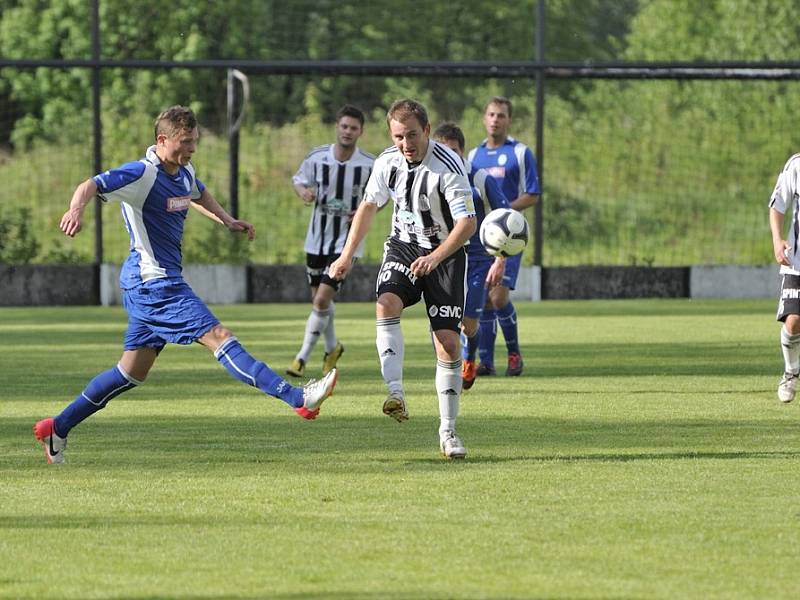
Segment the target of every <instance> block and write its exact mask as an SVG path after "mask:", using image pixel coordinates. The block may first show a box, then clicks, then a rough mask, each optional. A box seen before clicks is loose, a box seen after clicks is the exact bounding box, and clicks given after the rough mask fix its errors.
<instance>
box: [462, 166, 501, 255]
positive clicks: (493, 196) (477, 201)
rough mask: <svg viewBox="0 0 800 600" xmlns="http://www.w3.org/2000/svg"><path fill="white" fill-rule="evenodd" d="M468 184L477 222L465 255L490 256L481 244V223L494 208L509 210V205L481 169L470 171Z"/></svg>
mask: <svg viewBox="0 0 800 600" xmlns="http://www.w3.org/2000/svg"><path fill="white" fill-rule="evenodd" d="M468 170H469V166H468ZM469 183H470V185H471V186H472V199H473V204H474V205H475V217H476V219H477V220H478V227H477V229H476V230H475V233H474V234H473V236H472V237H471V238H470V239H469V246H467V253H468V254H469V255H470V256H490V255H489V253H488V252H486V248H484V247H483V244H482V243H481V236H480V230H481V223H483V219H484V217H486V215H487V214H488V213H489V212H491V211H493V210H494V209H496V208H510V207H511V203H510V202H509V201H508V198H507V197H506V195H505V194H504V193H503V190H502V189H500V186H499V185H498V184H497V182H496V181H495V180H494V178H493V177H491V176H490V175H489V174H488V173H487V172H486V171H485V170H483V169H479V170H477V171H471V172H470V174H469Z"/></svg>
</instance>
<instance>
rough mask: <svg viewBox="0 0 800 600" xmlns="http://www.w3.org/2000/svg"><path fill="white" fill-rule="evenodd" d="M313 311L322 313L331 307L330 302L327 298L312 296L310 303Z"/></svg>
mask: <svg viewBox="0 0 800 600" xmlns="http://www.w3.org/2000/svg"><path fill="white" fill-rule="evenodd" d="M311 306H312V307H313V308H314V310H316V311H318V312H324V311H326V310H328V309H329V308H330V307H331V301H330V299H328V298H321V297H320V296H319V294H317V295H316V296H314V301H313V302H312V303H311Z"/></svg>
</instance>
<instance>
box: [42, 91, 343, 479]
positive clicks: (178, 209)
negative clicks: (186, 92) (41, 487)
mask: <svg viewBox="0 0 800 600" xmlns="http://www.w3.org/2000/svg"><path fill="white" fill-rule="evenodd" d="M198 139H199V133H198V128H197V120H196V118H195V115H194V113H193V112H192V111H191V110H190V109H188V108H185V107H183V106H173V107H171V108H169V109H167V110H166V111H164V112H163V113H161V114H160V115H159V116H158V118H157V119H156V122H155V142H156V143H155V145H154V146H151V147H150V148H148V149H147V152H146V155H145V158H143V159H141V160H139V161H136V162H130V163H126V164H124V165H122V166H121V167H119V168H117V169H112V170H110V171H106V172H105V173H101V174H100V175H96V176H94V177H92V178H90V179H87V180H86V181H84V182H83V183H81V184H80V185H79V186H78V187H77V188H76V190H75V192H74V193H73V196H72V200H71V202H70V206H69V210H67V212H66V213H64V216H63V217H62V218H61V224H60V227H61V230H62V231H63V232H64V233H65V234H66V235H67V236H69V237H74V236H75V235H76V234H77V233H78V232H79V231H80V230H81V228H82V226H83V212H84V210H85V209H86V206H87V205H88V204H89V202H91V200H92V199H93V198H94V197H95V196H96V195H99V196H100V198H101V199H103V200H104V201H107V202H110V201H116V202H119V203H120V204H121V207H122V216H123V219H124V221H125V226H126V228H127V229H128V232H129V234H130V239H131V242H130V248H131V250H130V254H129V255H128V258H127V260H126V261H125V264H124V265H123V267H122V270H121V273H120V287H121V288H122V292H123V297H122V301H123V305H124V307H125V310H126V311H127V313H128V328H127V331H126V332H125V340H124V351H123V353H122V357H121V358H120V360H119V362H118V363H117V364H116V366H114V367H112V368H111V369H109V370H107V371H104V372H102V373H100V374H99V375H97V376H95V377H94V379H92V380H91V381H90V382H89V383H88V385H87V386H86V388H84V390H83V391H82V392H81V393H80V394H78V396H77V397H76V398H75V400H74V401H73V402H72V403H71V404H69V405H68V406H67V407H66V408H65V409H64V410H63V411H62V412H61V413H60V414H59V415H58V416H56V417H53V418H48V419H43V420H41V421H39V422H38V423H36V425H34V427H33V432H34V435H35V437H36V438H37V439H38V440H39V441H40V442H41V443H42V445H43V446H44V450H45V455H46V458H47V462H48V463H63V462H64V451H65V448H66V445H67V435H68V434H69V432H70V430H72V428H73V427H75V426H76V425H78V424H79V423H81V422H82V421H83V420H84V419H86V418H87V417H89V416H91V415H92V414H93V413H95V412H97V411H98V410H100V409H102V408H105V406H106V405H107V404H108V402H109V401H110V400H112V399H113V398H115V397H117V396H119V395H120V394H122V393H123V392H126V391H128V390H130V389H132V388H134V387H136V386H137V385H140V384H142V383H143V382H144V380H145V379H146V378H147V374H148V373H149V371H150V368H151V367H152V366H153V363H155V360H156V358H157V357H158V354H159V353H160V352H161V350H162V349H163V348H164V346H165V345H166V344H167V343H173V344H191V343H192V342H198V343H200V344H202V345H203V346H205V347H206V348H208V349H209V350H210V351H211V352H213V354H214V357H215V358H216V359H217V360H218V361H219V362H220V364H222V366H224V367H225V368H226V369H227V370H228V372H229V373H230V374H231V375H232V376H233V377H235V378H236V379H238V380H239V381H242V382H244V383H246V384H248V385H251V386H253V387H256V388H258V389H259V390H261V391H262V392H264V393H266V394H269V395H271V396H275V397H277V398H280V399H281V400H283V401H284V402H286V403H287V404H288V405H289V406H291V407H292V408H293V409H294V410H295V412H297V414H299V415H300V416H301V417H303V418H305V419H314V418H316V416H317V414H319V409H320V406H321V405H322V403H323V401H324V400H325V399H326V398H327V397H328V396H330V395H331V393H332V392H333V388H334V386H335V385H336V377H337V372H336V369H333V370H331V371H330V372H329V373H328V374H327V375H326V376H325V377H324V378H322V379H320V380H319V381H312V382H309V383H308V384H307V385H306V386H305V387H302V388H298V387H294V386H292V385H289V383H287V382H286V381H285V380H284V379H283V378H282V377H279V376H278V375H277V374H275V373H274V372H273V371H272V370H271V369H270V368H269V367H268V366H267V365H266V364H265V363H263V362H260V361H258V360H257V359H255V358H254V357H253V356H251V355H250V354H249V353H248V352H247V350H245V349H244V347H243V346H242V345H241V344H240V343H239V341H238V340H237V338H236V337H234V335H233V333H232V332H231V331H230V330H229V329H227V328H226V327H224V326H223V325H222V324H221V323H220V322H219V320H218V319H217V318H216V317H215V316H214V315H213V314H212V313H211V311H210V310H209V309H208V308H207V307H206V305H205V304H204V303H203V301H202V300H201V299H200V298H198V297H197V296H196V295H195V293H194V292H193V291H192V289H191V288H190V287H189V285H188V284H187V283H186V282H185V281H184V280H183V276H182V274H181V271H182V265H181V261H182V257H181V240H182V238H183V228H184V221H185V219H186V215H187V212H188V209H189V207H190V205H195V206H196V207H197V208H198V210H199V211H200V212H202V213H203V214H205V215H206V216H207V217H209V218H211V219H213V220H215V221H218V222H219V223H221V224H223V225H224V226H225V227H227V228H228V229H229V230H230V231H232V232H240V233H244V234H245V235H247V237H248V239H249V240H252V239H253V238H254V236H255V229H254V228H253V226H252V225H251V224H250V223H248V222H247V221H242V220H239V219H234V218H233V217H232V216H231V215H230V214H228V212H227V211H226V210H225V209H224V208H222V206H220V204H219V203H218V202H217V201H216V200H215V199H214V197H213V196H212V195H211V193H210V192H209V191H208V190H207V189H206V187H205V186H204V185H203V183H202V182H201V181H200V180H199V179H197V178H196V176H195V171H194V167H193V166H192V164H191V158H192V155H193V154H194V152H195V150H196V149H197V142H198Z"/></svg>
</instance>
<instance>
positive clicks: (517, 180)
mask: <svg viewBox="0 0 800 600" xmlns="http://www.w3.org/2000/svg"><path fill="white" fill-rule="evenodd" d="M467 158H468V159H469V162H470V163H471V164H472V170H473V171H477V170H478V169H485V170H486V172H487V173H489V175H491V176H492V177H494V179H495V180H496V181H497V183H499V184H500V187H501V188H502V190H503V193H504V194H505V195H506V198H508V201H509V202H513V201H514V200H516V199H517V198H518V197H519V195H520V194H523V193H527V194H540V193H541V189H540V188H539V174H538V173H537V171H536V159H535V158H534V157H533V152H531V149H530V148H528V146H526V145H525V144H523V143H522V142H519V141H517V140H515V139H514V138H512V137H507V138H506V141H505V143H504V144H503V145H502V146H500V147H499V148H487V147H486V140H483V142H481V145H480V146H478V147H477V148H473V149H472V150H470V151H469V155H468V156H467Z"/></svg>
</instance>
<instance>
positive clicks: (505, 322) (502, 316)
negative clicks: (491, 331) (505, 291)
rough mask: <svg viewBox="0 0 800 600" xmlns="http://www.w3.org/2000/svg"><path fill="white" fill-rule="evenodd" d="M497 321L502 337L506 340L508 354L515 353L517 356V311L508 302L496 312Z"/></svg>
mask: <svg viewBox="0 0 800 600" xmlns="http://www.w3.org/2000/svg"><path fill="white" fill-rule="evenodd" d="M497 320H498V321H499V322H500V328H501V329H502V330H503V337H504V338H506V348H508V353H509V354H511V353H512V352H515V353H517V354H519V353H520V352H519V340H518V339H517V310H516V309H515V308H514V305H513V304H512V303H511V302H509V303H508V304H506V305H505V306H504V307H503V308H501V309H499V310H498V311H497Z"/></svg>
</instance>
